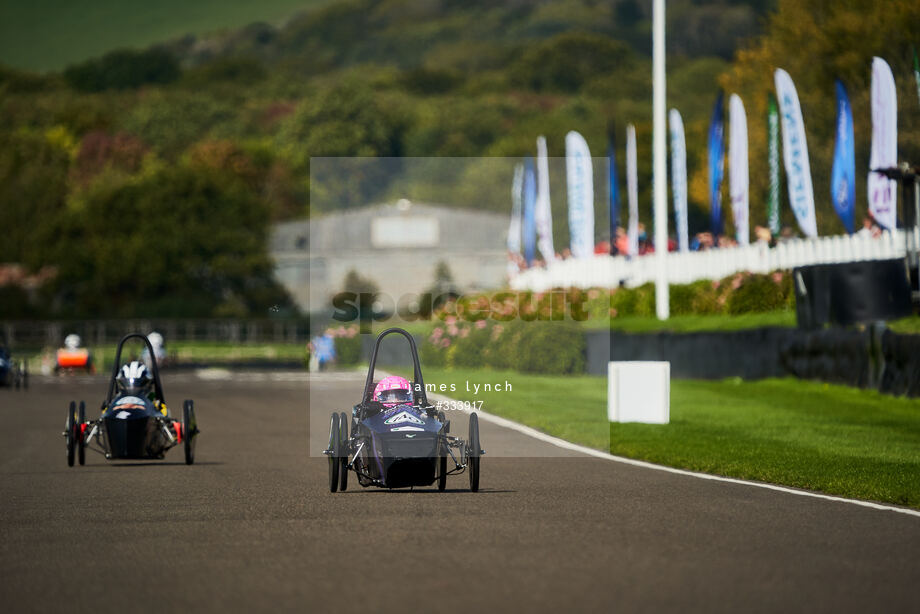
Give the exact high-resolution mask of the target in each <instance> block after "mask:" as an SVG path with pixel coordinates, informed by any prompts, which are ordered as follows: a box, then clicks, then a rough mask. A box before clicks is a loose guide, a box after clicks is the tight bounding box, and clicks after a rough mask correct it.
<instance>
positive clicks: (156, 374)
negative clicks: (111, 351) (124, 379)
mask: <svg viewBox="0 0 920 614" xmlns="http://www.w3.org/2000/svg"><path fill="white" fill-rule="evenodd" d="M133 338H137V339H141V340H143V342H144V345H146V346H147V353H149V354H150V364H151V366H152V367H153V369H152V371H153V389H154V391H155V392H156V395H157V398H158V399H159V400H160V401H162V402H164V403H165V402H166V399H165V398H163V386H162V385H161V384H160V369H159V368H158V367H157V357H156V353H155V352H154V351H153V344H151V343H150V339H148V338H147V337H146V336H144V335H142V334H140V333H129V334H127V335H125V336H124V337H122V338H121V341H119V342H118V349H116V350H115V366H114V367H113V368H112V379H111V381H109V394H108V395H107V396H106V397H105V404H106V405H108V404H109V403H111V402H112V397H114V396H115V380H116V379H117V378H118V370H119V369H121V347H122V346H123V345H124V344H125V341H127V340H128V339H133Z"/></svg>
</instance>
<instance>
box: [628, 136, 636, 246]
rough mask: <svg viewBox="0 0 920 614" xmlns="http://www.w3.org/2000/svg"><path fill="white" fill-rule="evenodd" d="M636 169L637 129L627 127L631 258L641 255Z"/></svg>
mask: <svg viewBox="0 0 920 614" xmlns="http://www.w3.org/2000/svg"><path fill="white" fill-rule="evenodd" d="M637 173H638V170H637V169H636V127H635V126H633V125H632V124H629V125H628V126H626V195H627V198H628V199H629V226H628V227H627V233H626V234H627V238H628V239H629V252H628V255H629V256H636V255H637V254H638V253H639V179H638V177H637Z"/></svg>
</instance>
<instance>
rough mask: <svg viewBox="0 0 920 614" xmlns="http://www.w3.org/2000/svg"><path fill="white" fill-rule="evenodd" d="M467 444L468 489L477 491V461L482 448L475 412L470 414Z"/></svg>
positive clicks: (479, 458) (477, 418)
mask: <svg viewBox="0 0 920 614" xmlns="http://www.w3.org/2000/svg"><path fill="white" fill-rule="evenodd" d="M467 445H468V446H469V458H468V459H467V463H469V467H467V471H468V472H469V474H470V490H471V491H473V492H479V461H480V460H481V452H482V448H480V447H479V416H477V415H476V412H473V413H471V414H470V440H469V442H467Z"/></svg>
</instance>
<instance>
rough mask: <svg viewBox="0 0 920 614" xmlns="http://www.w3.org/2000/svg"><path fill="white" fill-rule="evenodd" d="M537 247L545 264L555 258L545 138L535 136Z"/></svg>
mask: <svg viewBox="0 0 920 614" xmlns="http://www.w3.org/2000/svg"><path fill="white" fill-rule="evenodd" d="M535 216H536V223H537V247H538V248H539V249H540V254H541V255H542V256H543V260H544V261H545V262H546V264H551V263H552V262H554V261H555V260H556V252H555V250H554V249H553V213H552V211H551V209H550V201H549V160H548V159H547V157H546V139H545V138H543V137H542V136H540V137H538V138H537V204H536V212H535Z"/></svg>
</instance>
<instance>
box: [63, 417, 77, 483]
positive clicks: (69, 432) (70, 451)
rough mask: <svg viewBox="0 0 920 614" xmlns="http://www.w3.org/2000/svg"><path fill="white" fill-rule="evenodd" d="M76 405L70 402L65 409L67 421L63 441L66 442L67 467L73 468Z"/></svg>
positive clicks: (75, 443) (75, 441)
mask: <svg viewBox="0 0 920 614" xmlns="http://www.w3.org/2000/svg"><path fill="white" fill-rule="evenodd" d="M76 414H77V404H76V403H75V402H74V401H71V402H70V406H69V407H68V408H67V421H66V422H64V439H65V440H66V441H67V466H68V467H73V459H74V453H75V452H76V450H77V415H76Z"/></svg>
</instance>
